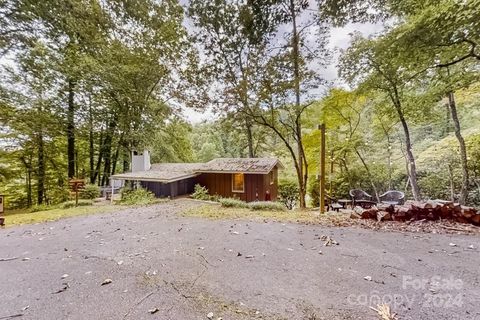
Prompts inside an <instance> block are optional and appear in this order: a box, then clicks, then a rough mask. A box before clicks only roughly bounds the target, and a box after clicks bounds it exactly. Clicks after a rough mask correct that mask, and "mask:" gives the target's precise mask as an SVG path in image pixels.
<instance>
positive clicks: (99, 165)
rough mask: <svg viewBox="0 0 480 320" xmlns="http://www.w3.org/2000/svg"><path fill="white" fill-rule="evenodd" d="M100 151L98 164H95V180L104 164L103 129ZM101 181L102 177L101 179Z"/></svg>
mask: <svg viewBox="0 0 480 320" xmlns="http://www.w3.org/2000/svg"><path fill="white" fill-rule="evenodd" d="M99 142H100V143H99V151H98V159H97V165H96V166H95V171H94V173H93V182H92V183H95V181H97V178H98V176H99V174H100V167H101V165H102V159H103V130H102V131H100V139H99ZM99 182H100V179H99Z"/></svg>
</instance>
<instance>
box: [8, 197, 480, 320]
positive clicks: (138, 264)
mask: <svg viewBox="0 0 480 320" xmlns="http://www.w3.org/2000/svg"><path fill="white" fill-rule="evenodd" d="M192 206H198V203H196V202H193V201H189V200H177V201H171V202H169V203H166V204H158V205H155V206H151V207H145V208H136V209H129V210H123V211H119V212H115V213H111V214H101V215H92V216H84V217H75V218H70V219H64V220H60V221H57V222H49V223H43V224H37V225H25V226H21V227H15V228H7V229H3V230H0V259H1V260H0V288H1V289H0V319H8V318H2V317H7V316H15V315H19V316H18V319H45V320H52V319H208V317H209V316H210V318H212V319H219V318H222V319H379V318H378V316H377V315H376V313H375V312H374V311H373V310H371V309H369V306H376V305H377V304H378V303H379V302H380V300H382V299H383V300H384V301H385V302H388V303H389V304H390V305H391V306H392V307H393V308H394V310H395V312H397V313H398V318H399V319H415V320H419V319H428V320H430V319H450V320H452V319H462V320H463V319H480V303H479V301H480V254H479V248H480V239H479V237H478V236H460V235H436V234H413V233H387V232H376V231H371V230H364V229H357V228H324V227H319V226H314V225H300V224H282V223H275V222H266V221H258V222H253V221H248V220H236V221H231V220H230V221H227V220H225V221H212V220H206V219H199V218H187V217H182V216H181V215H179V213H180V212H182V211H183V210H185V209H186V208H188V207H192ZM322 236H330V237H331V238H333V239H334V240H335V241H337V242H338V243H339V244H338V245H335V244H334V245H332V246H324V242H325V241H324V240H322ZM323 239H324V237H323ZM107 279H110V280H111V283H107V284H104V285H102V283H103V282H104V281H105V280H107ZM107 282H109V281H107ZM150 311H151V312H152V313H150ZM212 314H213V315H212Z"/></svg>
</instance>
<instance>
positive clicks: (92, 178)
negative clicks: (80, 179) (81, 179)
mask: <svg viewBox="0 0 480 320" xmlns="http://www.w3.org/2000/svg"><path fill="white" fill-rule="evenodd" d="M88 122H89V123H88V126H89V128H88V129H89V131H88V144H89V146H88V158H89V164H90V167H89V168H90V174H89V176H90V183H92V184H93V183H95V171H94V170H95V160H94V157H95V144H94V140H93V115H92V106H91V105H90V106H89V118H88Z"/></svg>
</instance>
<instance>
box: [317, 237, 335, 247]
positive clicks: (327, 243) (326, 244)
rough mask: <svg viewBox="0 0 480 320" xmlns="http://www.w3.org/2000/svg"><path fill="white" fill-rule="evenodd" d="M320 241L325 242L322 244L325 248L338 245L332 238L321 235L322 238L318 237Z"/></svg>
mask: <svg viewBox="0 0 480 320" xmlns="http://www.w3.org/2000/svg"><path fill="white" fill-rule="evenodd" d="M320 240H322V241H325V242H324V243H323V245H324V246H325V247H328V246H331V245H337V246H338V245H339V243H338V242H337V241H335V240H334V239H333V238H332V237H330V236H326V235H322V236H321V237H320Z"/></svg>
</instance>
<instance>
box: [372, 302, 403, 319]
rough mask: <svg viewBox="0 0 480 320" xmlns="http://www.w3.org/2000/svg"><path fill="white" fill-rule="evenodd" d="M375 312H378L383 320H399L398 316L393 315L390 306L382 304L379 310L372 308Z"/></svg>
mask: <svg viewBox="0 0 480 320" xmlns="http://www.w3.org/2000/svg"><path fill="white" fill-rule="evenodd" d="M370 309H372V310H373V311H375V312H377V313H378V315H379V316H380V317H381V319H382V320H397V319H398V318H397V315H396V314H395V313H392V311H391V310H390V306H389V305H388V304H385V303H384V304H380V305H378V306H377V308H374V307H370Z"/></svg>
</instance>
